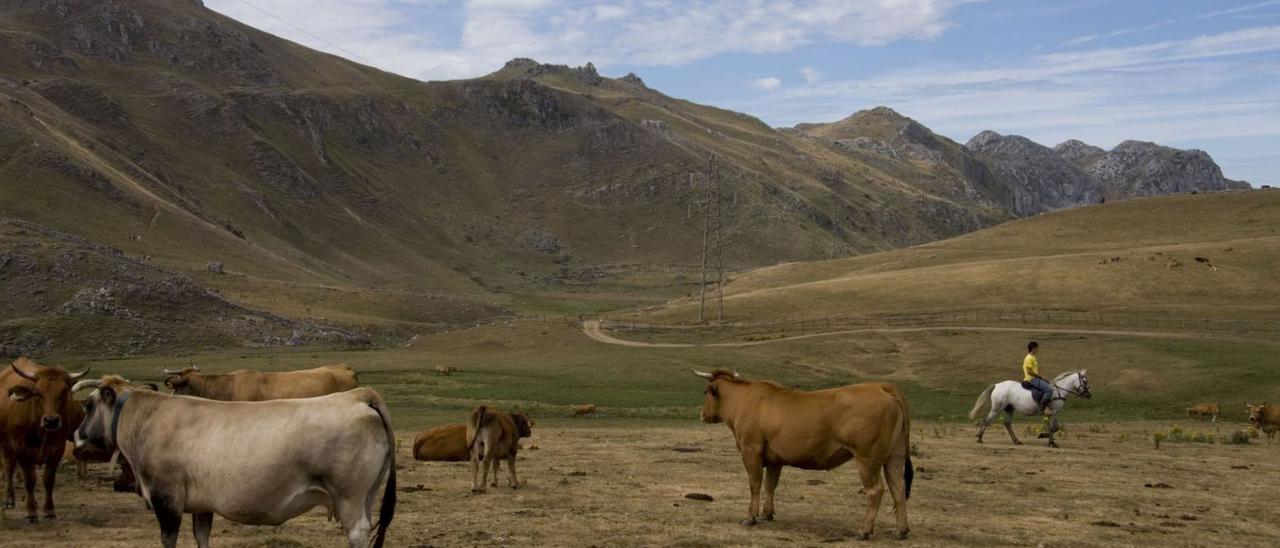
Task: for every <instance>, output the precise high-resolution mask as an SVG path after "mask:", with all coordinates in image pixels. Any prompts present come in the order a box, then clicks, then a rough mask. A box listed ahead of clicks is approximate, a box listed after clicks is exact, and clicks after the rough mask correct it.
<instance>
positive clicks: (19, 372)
mask: <svg viewBox="0 0 1280 548" xmlns="http://www.w3.org/2000/svg"><path fill="white" fill-rule="evenodd" d="M88 372H89V370H88V369H86V370H84V371H81V372H79V373H68V372H67V371H66V370H64V369H62V368H61V367H46V366H43V365H40V364H38V363H36V362H34V361H31V360H29V359H27V358H18V359H17V360H16V361H14V362H13V363H11V364H9V367H6V368H4V370H2V371H0V390H3V391H4V393H5V394H6V395H7V397H0V452H2V453H3V454H4V465H5V466H4V507H5V508H14V507H15V506H16V505H17V497H16V496H15V494H14V488H13V474H14V472H15V471H16V470H17V468H19V467H20V468H22V479H23V486H24V487H25V488H26V492H27V504H26V506H27V508H26V510H27V513H26V520H27V522H28V523H35V522H36V521H38V519H39V518H37V517H36V467H37V466H40V465H43V466H44V507H43V508H42V510H43V512H44V517H45V518H47V519H53V518H54V517H56V512H54V509H53V485H54V483H55V482H56V481H57V480H56V478H57V474H58V463H60V462H62V455H63V451H64V450H65V447H66V441H67V440H68V439H70V438H71V433H72V432H74V431H75V429H76V427H77V426H79V425H80V421H81V420H83V419H84V412H83V410H81V408H80V405H79V404H77V403H76V402H75V400H73V399H71V387H72V385H73V384H74V383H75V381H76V380H78V379H80V377H83V376H84V375H85V374H87V373H88Z"/></svg>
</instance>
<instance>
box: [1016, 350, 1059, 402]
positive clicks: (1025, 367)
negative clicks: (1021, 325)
mask: <svg viewBox="0 0 1280 548" xmlns="http://www.w3.org/2000/svg"><path fill="white" fill-rule="evenodd" d="M1039 351H1040V343H1038V342H1036V341H1031V342H1029V343H1027V357H1026V358H1023V359H1022V383H1023V384H1024V385H1028V386H1031V387H1033V388H1034V390H1035V391H1038V392H1039V393H1040V402H1039V403H1040V410H1041V411H1044V410H1045V409H1046V408H1047V407H1049V402H1051V401H1053V384H1051V383H1049V381H1047V380H1045V379H1044V377H1041V376H1040V362H1039V361H1038V360H1036V353H1037V352H1039Z"/></svg>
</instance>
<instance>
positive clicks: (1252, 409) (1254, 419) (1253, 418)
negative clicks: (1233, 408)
mask: <svg viewBox="0 0 1280 548" xmlns="http://www.w3.org/2000/svg"><path fill="white" fill-rule="evenodd" d="M1245 406H1246V407H1248V408H1249V424H1251V425H1253V427H1254V428H1261V427H1262V414H1263V412H1265V411H1266V409H1267V404H1265V403H1264V404H1261V405H1253V404H1250V403H1246V404H1245Z"/></svg>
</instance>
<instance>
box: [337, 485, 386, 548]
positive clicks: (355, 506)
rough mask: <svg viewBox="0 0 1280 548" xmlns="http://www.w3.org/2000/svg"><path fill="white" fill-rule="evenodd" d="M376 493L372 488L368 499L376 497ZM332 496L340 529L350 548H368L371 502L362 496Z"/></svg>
mask: <svg viewBox="0 0 1280 548" xmlns="http://www.w3.org/2000/svg"><path fill="white" fill-rule="evenodd" d="M377 493H378V491H377V488H376V487H375V488H373V490H372V491H371V493H370V496H369V500H373V499H374V498H376V496H377ZM332 496H333V507H334V513H335V514H337V516H338V522H339V523H341V524H342V529H343V530H344V531H346V532H347V543H348V544H349V545H350V547H351V548H368V546H369V533H370V532H371V531H372V530H373V521H372V517H371V516H370V512H371V511H372V510H373V506H372V504H371V503H369V501H368V500H364V499H363V498H362V497H343V496H341V495H339V494H338V493H334V494H333V495H332Z"/></svg>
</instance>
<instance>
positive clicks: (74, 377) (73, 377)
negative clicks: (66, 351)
mask: <svg viewBox="0 0 1280 548" xmlns="http://www.w3.org/2000/svg"><path fill="white" fill-rule="evenodd" d="M90 369H93V368H92V367H86V368H84V369H83V370H81V371H77V372H75V373H72V374H71V380H73V381H78V380H80V378H81V377H84V376H85V375H88V374H89V370H90Z"/></svg>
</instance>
